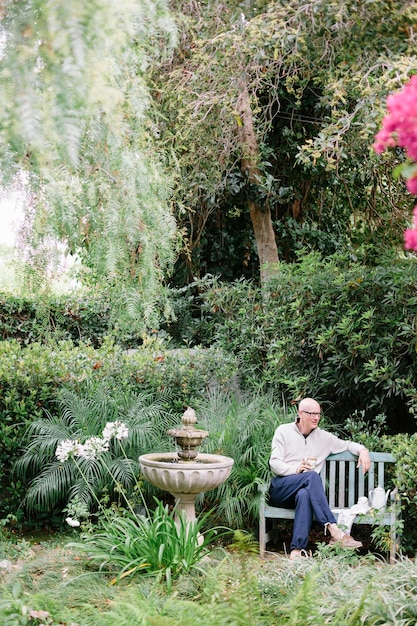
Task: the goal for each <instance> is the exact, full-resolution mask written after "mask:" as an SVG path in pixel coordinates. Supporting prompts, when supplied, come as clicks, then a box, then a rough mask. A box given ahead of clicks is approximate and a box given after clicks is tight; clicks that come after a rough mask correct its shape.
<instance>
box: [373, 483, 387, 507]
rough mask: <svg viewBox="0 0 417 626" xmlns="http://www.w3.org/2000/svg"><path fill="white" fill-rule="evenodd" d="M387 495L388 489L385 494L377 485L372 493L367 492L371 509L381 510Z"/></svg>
mask: <svg viewBox="0 0 417 626" xmlns="http://www.w3.org/2000/svg"><path fill="white" fill-rule="evenodd" d="M389 493H390V491H389V489H388V491H386V492H385V491H384V490H383V489H382V487H380V486H379V485H378V487H376V488H375V489H372V491H370V492H369V502H370V504H371V507H372V508H373V509H383V508H384V507H385V506H386V504H387V501H388V496H389Z"/></svg>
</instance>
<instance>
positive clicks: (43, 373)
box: [0, 341, 236, 519]
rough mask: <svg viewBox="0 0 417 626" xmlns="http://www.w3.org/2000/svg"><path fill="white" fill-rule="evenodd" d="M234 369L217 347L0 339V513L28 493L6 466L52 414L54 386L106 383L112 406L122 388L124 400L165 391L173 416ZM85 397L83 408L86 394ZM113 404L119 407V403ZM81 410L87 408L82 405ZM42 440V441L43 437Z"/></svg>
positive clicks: (87, 387) (89, 387)
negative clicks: (126, 348)
mask: <svg viewBox="0 0 417 626" xmlns="http://www.w3.org/2000/svg"><path fill="white" fill-rule="evenodd" d="M235 370H236V363H235V360H234V358H233V357H229V356H227V355H226V354H223V353H221V351H219V350H217V349H216V348H213V349H206V350H198V349H194V350H192V351H187V350H179V351H170V350H165V349H164V347H163V346H162V345H161V344H159V343H152V342H151V344H150V345H149V344H148V345H147V346H143V347H141V349H140V350H137V351H134V352H133V353H132V352H126V351H123V350H122V349H121V348H120V347H118V346H115V345H113V344H111V343H105V344H104V345H103V346H102V347H101V348H99V349H94V348H93V347H92V346H91V345H86V344H81V345H79V346H75V345H74V344H72V342H69V341H67V342H63V341H62V342H55V343H54V342H49V343H45V344H43V345H42V344H40V343H32V344H30V345H28V346H27V347H24V346H22V345H20V344H19V343H17V342H15V341H3V342H1V343H0V388H1V392H2V393H1V395H0V415H1V421H0V468H1V471H0V485H1V492H2V498H1V502H0V511H1V515H6V514H8V513H15V512H16V510H17V508H18V506H19V504H20V502H21V500H22V497H23V496H24V494H25V493H26V490H27V483H26V482H23V481H22V480H17V479H16V476H15V475H13V474H12V467H13V465H14V462H15V461H16V459H17V458H18V457H19V456H20V455H21V453H22V451H23V448H24V446H25V445H26V443H28V441H27V439H26V438H25V436H26V434H27V429H28V428H29V427H30V426H31V425H32V424H33V423H39V424H41V425H42V424H43V425H44V426H45V427H46V425H47V421H45V418H46V415H47V413H46V411H48V412H49V414H51V415H53V416H54V415H56V414H57V413H58V404H57V394H58V391H59V390H60V389H63V388H64V389H68V390H69V391H71V390H72V391H73V392H74V393H79V394H81V396H82V394H83V390H84V392H85V393H87V394H89V395H91V394H92V393H93V390H94V388H95V385H102V384H104V385H106V386H107V395H108V396H109V397H108V399H107V401H108V403H109V404H110V405H112V406H113V405H114V402H115V401H116V400H115V399H116V398H119V399H120V397H121V396H123V394H125V396H126V398H127V397H132V394H142V393H145V394H150V395H151V397H155V396H159V397H161V394H162V395H163V394H164V393H167V394H168V397H169V399H168V398H166V399H165V400H164V402H163V407H164V409H165V410H166V411H168V410H170V411H172V412H173V413H174V414H175V415H177V420H178V421H179V415H181V414H182V412H183V411H184V409H185V408H186V407H187V405H188V404H191V405H192V404H194V403H195V401H196V400H197V399H198V398H201V397H202V396H204V395H205V394H206V393H207V389H208V388H209V387H210V385H213V384H214V385H219V386H220V387H224V386H225V385H231V384H233V382H231V381H233V380H234V376H235ZM112 398H113V404H112V402H111V399H112ZM85 402H86V406H87V405H88V403H90V404H91V402H92V399H91V398H90V400H88V399H86V400H85ZM81 404H82V403H81ZM119 408H120V410H122V407H121V406H120V407H119ZM83 409H85V406H84V407H81V408H80V411H81V412H82V410H83ZM87 417H88V415H86V416H85V418H86V419H87ZM159 426H160V432H159V435H160V436H161V437H164V435H165V430H164V427H163V424H160V425H159ZM157 428H158V426H157V424H155V429H157ZM41 439H42V437H41ZM43 443H44V444H45V445H46V441H45V440H43ZM148 443H149V442H148ZM144 451H145V452H149V451H150V450H149V449H146V450H144ZM44 460H45V461H46V462H48V461H49V460H50V459H49V457H48V458H47V459H44ZM29 475H30V473H29ZM60 519H62V516H61V517H60Z"/></svg>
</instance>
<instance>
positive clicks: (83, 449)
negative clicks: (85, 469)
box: [76, 437, 109, 461]
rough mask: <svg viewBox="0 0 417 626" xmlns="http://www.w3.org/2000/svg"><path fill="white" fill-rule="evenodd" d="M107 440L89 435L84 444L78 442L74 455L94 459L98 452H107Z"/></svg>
mask: <svg viewBox="0 0 417 626" xmlns="http://www.w3.org/2000/svg"><path fill="white" fill-rule="evenodd" d="M108 449H109V442H108V441H107V440H106V439H101V437H90V439H87V441H86V442H85V443H84V444H78V446H77V451H76V456H80V457H82V458H84V459H87V460H90V461H91V460H92V459H95V458H96V456H97V455H98V454H101V453H102V452H107V450H108Z"/></svg>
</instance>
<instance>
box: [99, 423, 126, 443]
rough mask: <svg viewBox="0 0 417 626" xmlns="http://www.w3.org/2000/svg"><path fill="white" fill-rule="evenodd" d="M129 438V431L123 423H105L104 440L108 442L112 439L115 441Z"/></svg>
mask: <svg viewBox="0 0 417 626" xmlns="http://www.w3.org/2000/svg"><path fill="white" fill-rule="evenodd" d="M128 436H129V429H128V427H127V426H126V424H124V423H123V422H119V421H118V420H116V421H115V422H107V424H106V426H105V428H104V430H103V437H104V439H107V440H110V439H111V438H112V437H115V438H116V439H119V440H120V439H127V437H128Z"/></svg>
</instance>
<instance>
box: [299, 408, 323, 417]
mask: <svg viewBox="0 0 417 626" xmlns="http://www.w3.org/2000/svg"><path fill="white" fill-rule="evenodd" d="M301 413H305V414H306V415H314V417H320V416H321V413H316V412H315V411H304V410H303V409H302V410H301Z"/></svg>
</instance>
